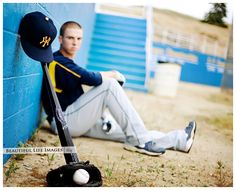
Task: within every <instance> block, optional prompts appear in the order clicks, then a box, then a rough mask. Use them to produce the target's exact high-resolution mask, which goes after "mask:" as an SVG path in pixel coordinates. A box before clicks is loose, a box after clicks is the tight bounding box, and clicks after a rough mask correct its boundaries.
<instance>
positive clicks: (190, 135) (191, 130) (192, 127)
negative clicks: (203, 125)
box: [185, 121, 197, 153]
mask: <svg viewBox="0 0 236 190" xmlns="http://www.w3.org/2000/svg"><path fill="white" fill-rule="evenodd" d="M196 129H197V123H196V122H195V121H191V122H189V124H188V126H187V127H186V128H185V133H186V136H187V143H186V148H185V152H187V153H188V152H189V151H190V149H191V147H192V145H193V140H194V136H195V133H196Z"/></svg>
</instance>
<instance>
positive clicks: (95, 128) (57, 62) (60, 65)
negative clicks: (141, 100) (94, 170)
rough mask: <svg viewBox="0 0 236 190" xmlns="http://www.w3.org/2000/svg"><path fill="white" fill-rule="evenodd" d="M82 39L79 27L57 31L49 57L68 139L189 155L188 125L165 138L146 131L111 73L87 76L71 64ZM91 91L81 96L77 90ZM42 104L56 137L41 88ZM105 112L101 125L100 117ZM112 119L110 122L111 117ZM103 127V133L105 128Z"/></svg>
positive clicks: (190, 131) (66, 25)
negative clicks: (82, 138)
mask: <svg viewBox="0 0 236 190" xmlns="http://www.w3.org/2000/svg"><path fill="white" fill-rule="evenodd" d="M82 39H83V30H82V27H81V26H80V25H79V24H78V23H76V22H73V21H69V22H66V23H64V24H63V25H62V27H61V29H60V36H59V42H60V50H59V51H57V52H55V53H54V55H53V56H54V61H53V62H51V63H50V64H49V71H50V75H51V78H52V81H53V84H54V88H55V91H56V93H57V96H58V99H59V102H60V105H61V107H62V110H63V112H64V116H65V120H66V122H67V125H68V128H69V131H70V134H71V136H73V137H76V136H81V135H84V136H89V137H94V138H101V139H109V140H115V141H120V142H124V143H125V144H124V148H125V149H126V150H131V151H136V152H140V153H144V154H147V155H161V154H163V153H165V150H166V149H175V150H180V151H184V152H189V150H190V148H191V146H192V143H193V139H194V134H195V130H196V123H195V122H194V121H193V122H190V123H189V125H188V126H187V127H186V128H185V129H183V130H176V131H172V132H169V133H167V134H164V133H161V132H157V131H148V130H147V129H146V128H145V126H144V123H143V121H142V119H141V118H140V116H139V114H138V113H137V112H136V110H135V109H134V107H133V106H132V104H131V102H130V101H129V99H128V98H127V96H126V94H125V92H124V90H123V88H122V87H121V85H120V84H119V83H118V81H119V80H121V76H122V75H121V74H120V73H119V72H116V71H108V72H97V73H96V72H89V71H87V70H85V69H83V68H81V67H80V66H78V65H76V64H75V62H74V61H73V59H74V58H75V56H76V53H77V52H78V50H79V49H80V46H81V43H82ZM83 84H84V85H89V86H93V87H94V88H92V89H91V90H89V91H88V92H86V93H85V92H84V91H83V88H82V86H81V85H83ZM43 104H44V108H45V111H46V113H47V115H48V121H49V122H50V123H51V128H52V129H53V130H54V132H55V133H56V126H55V120H54V119H53V115H52V112H51V109H50V104H49V101H48V100H47V95H46V89H45V88H43ZM106 109H108V110H109V113H110V115H109V117H110V118H111V119H109V120H110V121H108V122H106V119H107V117H104V111H105V110H106ZM111 115H112V117H111ZM106 126H107V127H108V128H105V130H104V127H106Z"/></svg>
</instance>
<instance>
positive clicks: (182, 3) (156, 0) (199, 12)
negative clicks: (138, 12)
mask: <svg viewBox="0 0 236 190" xmlns="http://www.w3.org/2000/svg"><path fill="white" fill-rule="evenodd" d="M233 1H234V0H221V1H213V0H136V1H133V0H132V1H131V0H123V1H122V0H120V1H118V2H112V0H96V2H103V3H113V4H119V5H125V4H126V5H137V4H138V5H152V6H153V7H157V8H160V9H169V10H173V11H176V12H179V13H182V14H186V15H190V16H193V17H196V18H198V19H203V18H204V15H205V14H206V13H207V12H209V10H210V9H211V7H212V5H211V4H210V3H226V4H227V5H226V6H227V10H228V13H227V14H228V16H227V18H225V19H224V20H225V22H227V23H232V16H233Z"/></svg>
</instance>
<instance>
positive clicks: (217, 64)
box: [154, 43, 226, 87]
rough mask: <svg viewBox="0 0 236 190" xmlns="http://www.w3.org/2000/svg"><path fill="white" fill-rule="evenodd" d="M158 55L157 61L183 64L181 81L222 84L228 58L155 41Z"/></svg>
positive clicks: (212, 84)
mask: <svg viewBox="0 0 236 190" xmlns="http://www.w3.org/2000/svg"><path fill="white" fill-rule="evenodd" d="M154 48H157V49H158V51H157V52H158V55H154V57H155V61H156V62H158V61H159V62H160V61H161V62H174V63H179V64H181V65H182V70H181V76H180V80H181V81H186V82H192V83H198V84H205V85H210V86H218V87H219V86H220V85H221V80H222V76H223V73H224V66H225V63H226V60H225V59H224V58H222V57H217V56H213V55H208V54H204V53H201V52H198V51H192V50H189V49H184V48H179V47H174V46H170V45H167V44H163V43H154Z"/></svg>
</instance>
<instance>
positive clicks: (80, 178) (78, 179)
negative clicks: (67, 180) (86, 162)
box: [73, 169, 89, 185]
mask: <svg viewBox="0 0 236 190" xmlns="http://www.w3.org/2000/svg"><path fill="white" fill-rule="evenodd" d="M73 181H74V182H75V183H76V184H78V185H83V184H86V183H88V181H89V173H88V172H87V171H86V170H84V169H78V170H76V171H75V173H74V175H73Z"/></svg>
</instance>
